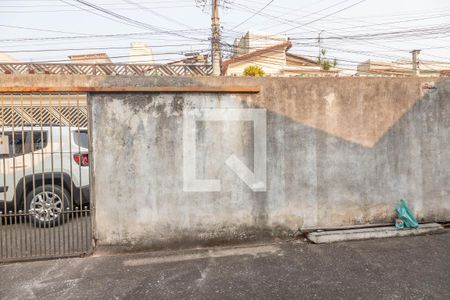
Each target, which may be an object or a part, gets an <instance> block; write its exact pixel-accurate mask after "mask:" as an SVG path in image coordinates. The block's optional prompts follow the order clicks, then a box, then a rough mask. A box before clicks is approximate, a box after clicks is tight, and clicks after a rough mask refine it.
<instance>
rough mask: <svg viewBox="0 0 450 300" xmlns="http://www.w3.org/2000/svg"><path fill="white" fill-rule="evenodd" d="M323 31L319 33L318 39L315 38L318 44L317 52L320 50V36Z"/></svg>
mask: <svg viewBox="0 0 450 300" xmlns="http://www.w3.org/2000/svg"><path fill="white" fill-rule="evenodd" d="M324 31H325V30H321V31H320V32H319V37H318V38H317V42H318V44H319V52H320V51H321V49H320V41H321V40H320V35H321V34H322V32H324Z"/></svg>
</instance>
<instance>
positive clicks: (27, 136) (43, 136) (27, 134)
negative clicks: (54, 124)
mask: <svg viewBox="0 0 450 300" xmlns="http://www.w3.org/2000/svg"><path fill="white" fill-rule="evenodd" d="M4 135H5V136H7V137H8V141H9V143H8V147H9V154H2V155H0V157H14V156H19V155H23V154H28V153H31V152H33V151H37V150H41V149H43V148H45V147H47V143H48V141H47V132H46V131H42V130H33V131H24V132H23V134H22V131H14V132H11V131H9V132H5V134H4Z"/></svg>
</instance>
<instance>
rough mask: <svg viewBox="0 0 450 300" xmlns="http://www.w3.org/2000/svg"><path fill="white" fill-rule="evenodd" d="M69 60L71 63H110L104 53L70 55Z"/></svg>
mask: <svg viewBox="0 0 450 300" xmlns="http://www.w3.org/2000/svg"><path fill="white" fill-rule="evenodd" d="M69 59H70V62H71V63H73V64H110V63H112V61H111V59H109V56H108V54H106V53H94V54H80V55H70V56H69Z"/></svg>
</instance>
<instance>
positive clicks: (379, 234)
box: [307, 223, 445, 244]
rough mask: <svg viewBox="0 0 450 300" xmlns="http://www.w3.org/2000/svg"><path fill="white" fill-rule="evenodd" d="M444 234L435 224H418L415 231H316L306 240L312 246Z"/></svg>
mask: <svg viewBox="0 0 450 300" xmlns="http://www.w3.org/2000/svg"><path fill="white" fill-rule="evenodd" d="M441 232H445V229H444V227H442V226H441V225H440V224H437V223H429V224H420V225H419V228H417V229H397V228H395V226H386V227H377V228H361V229H348V230H331V231H316V232H311V233H308V235H307V237H308V240H310V241H311V242H313V243H314V244H327V243H334V242H344V241H356V240H367V239H381V238H389V237H402V236H413V235H423V234H430V233H441Z"/></svg>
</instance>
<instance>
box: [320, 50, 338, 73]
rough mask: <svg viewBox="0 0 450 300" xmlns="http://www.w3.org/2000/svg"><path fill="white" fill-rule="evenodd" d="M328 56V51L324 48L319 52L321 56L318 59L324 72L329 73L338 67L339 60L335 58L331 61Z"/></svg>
mask: <svg viewBox="0 0 450 300" xmlns="http://www.w3.org/2000/svg"><path fill="white" fill-rule="evenodd" d="M326 55H327V50H325V49H323V48H322V49H321V50H320V52H319V56H318V57H317V64H319V65H320V67H321V68H322V69H323V70H325V71H329V70H330V69H331V68H332V67H333V68H334V67H336V65H337V60H336V58H335V59H333V60H332V61H331V60H329V59H328V58H327V57H326Z"/></svg>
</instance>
